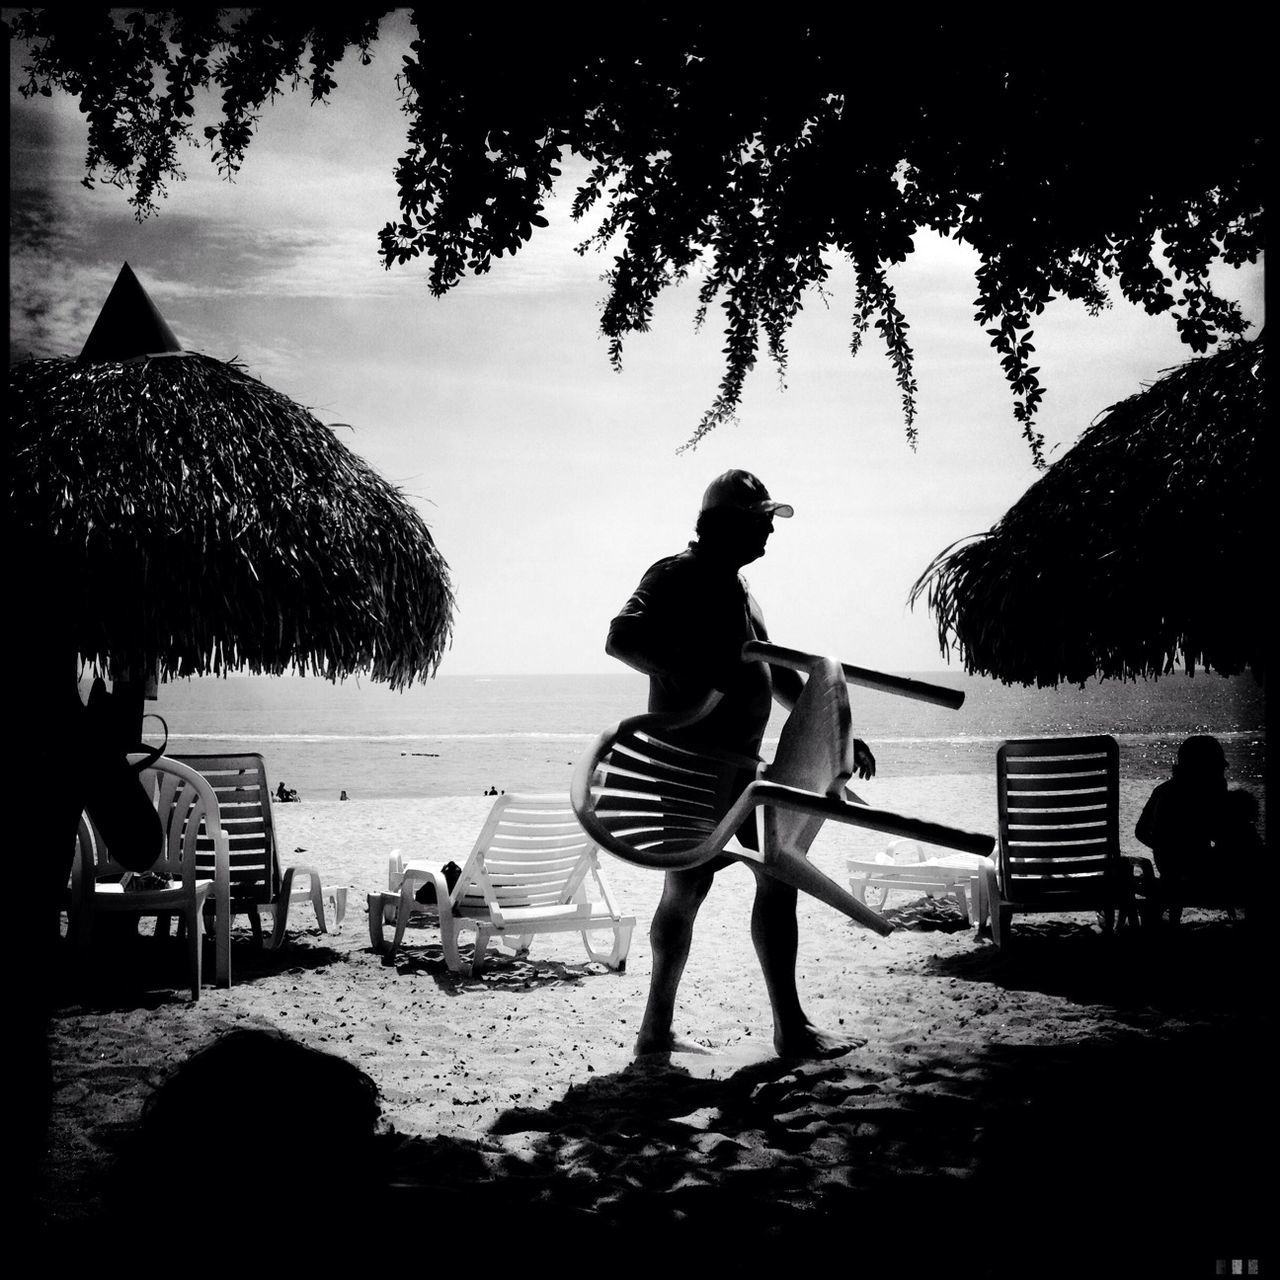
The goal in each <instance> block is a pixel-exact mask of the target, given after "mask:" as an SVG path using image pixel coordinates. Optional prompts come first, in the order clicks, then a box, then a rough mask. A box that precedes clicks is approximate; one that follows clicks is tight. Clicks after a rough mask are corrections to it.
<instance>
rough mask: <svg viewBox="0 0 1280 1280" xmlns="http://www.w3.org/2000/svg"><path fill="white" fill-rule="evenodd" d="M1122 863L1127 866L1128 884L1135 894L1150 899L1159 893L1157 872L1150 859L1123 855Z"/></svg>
mask: <svg viewBox="0 0 1280 1280" xmlns="http://www.w3.org/2000/svg"><path fill="white" fill-rule="evenodd" d="M1121 861H1122V862H1123V863H1125V864H1126V867H1125V869H1126V870H1127V872H1128V876H1127V883H1128V884H1129V886H1130V887H1131V889H1132V890H1133V892H1135V893H1140V894H1142V896H1143V897H1145V898H1149V897H1151V896H1153V895H1154V894H1155V893H1156V891H1157V884H1156V872H1155V868H1154V867H1153V866H1152V865H1151V860H1150V859H1149V858H1139V857H1135V856H1134V855H1133V854H1128V853H1126V854H1122V855H1121Z"/></svg>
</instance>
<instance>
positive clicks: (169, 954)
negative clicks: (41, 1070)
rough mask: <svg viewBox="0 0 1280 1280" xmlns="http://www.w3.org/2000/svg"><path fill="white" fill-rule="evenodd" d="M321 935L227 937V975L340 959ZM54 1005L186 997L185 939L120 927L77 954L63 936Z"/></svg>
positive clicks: (208, 959) (132, 1005)
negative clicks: (277, 941) (269, 941)
mask: <svg viewBox="0 0 1280 1280" xmlns="http://www.w3.org/2000/svg"><path fill="white" fill-rule="evenodd" d="M323 937H324V935H316V937H315V938H314V939H311V940H309V942H310V945H308V946H290V945H286V946H284V947H281V948H279V949H278V950H274V951H273V950H270V949H269V948H267V947H265V946H262V945H261V944H260V943H257V942H255V941H254V940H253V936H252V934H251V933H250V932H249V931H248V930H247V929H244V930H237V931H235V932H233V934H232V937H231V979H232V983H233V985H234V986H237V987H241V986H249V985H252V984H253V983H254V982H258V981H261V980H263V979H264V978H271V977H275V976H278V975H279V974H280V973H283V972H286V971H289V970H298V969H322V968H324V967H325V966H326V965H330V964H334V963H336V962H340V961H341V960H342V959H343V953H342V952H340V951H338V950H335V949H334V948H332V947H330V946H327V945H325V943H324V941H323ZM203 963H204V984H203V985H204V986H206V987H207V986H208V985H209V984H210V983H212V981H213V978H214V974H215V972H216V969H215V963H216V957H215V954H214V944H213V939H212V938H209V937H206V938H205V940H204V961H203ZM53 968H54V980H53V986H54V996H53V1007H54V1008H56V1009H66V1008H69V1007H73V1006H82V1007H84V1008H87V1009H97V1010H103V1009H139V1008H150V1009H155V1008H159V1007H160V1006H162V1005H170V1004H186V1003H190V1001H191V979H190V972H189V969H188V965H187V944H186V942H185V940H183V939H180V938H178V937H177V936H170V937H154V936H152V935H150V934H138V933H128V932H125V931H119V932H118V933H117V934H116V935H115V936H111V935H110V934H108V936H105V937H103V938H100V939H99V938H95V939H94V942H93V944H92V946H91V947H90V948H88V950H87V951H85V952H83V953H81V952H78V951H77V950H76V949H75V948H74V947H72V946H70V945H69V944H67V943H66V941H65V939H64V940H63V941H62V942H61V943H60V944H59V946H58V947H57V948H56V950H55V955H54V959H53Z"/></svg>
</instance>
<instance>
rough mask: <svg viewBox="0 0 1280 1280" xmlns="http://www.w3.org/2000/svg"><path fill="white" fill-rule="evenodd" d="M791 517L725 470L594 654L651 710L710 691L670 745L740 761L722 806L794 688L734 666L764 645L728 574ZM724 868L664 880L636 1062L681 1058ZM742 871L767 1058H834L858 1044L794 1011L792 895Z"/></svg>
mask: <svg viewBox="0 0 1280 1280" xmlns="http://www.w3.org/2000/svg"><path fill="white" fill-rule="evenodd" d="M792 514H793V512H792V508H791V507H789V506H788V505H787V504H786V503H782V502H774V501H773V499H772V498H770V496H769V492H768V490H767V489H766V488H765V487H764V485H763V484H762V483H761V482H760V481H759V480H758V479H757V478H756V477H755V476H753V475H752V474H751V473H750V472H747V471H736V470H735V471H726V472H725V473H724V474H723V475H722V476H719V477H718V478H717V479H715V480H713V481H712V482H711V484H710V485H709V486H708V488H707V490H706V493H705V494H704V495H703V499H702V509H701V511H700V513H699V515H698V520H697V525H696V533H697V539H696V541H694V542H691V543H690V544H689V546H688V548H687V549H686V550H684V551H681V552H679V553H678V554H676V555H674V556H668V557H666V558H665V559H663V560H659V561H658V562H657V563H656V564H654V565H651V566H650V568H649V569H647V570H646V571H645V573H644V576H643V577H642V578H641V579H640V583H639V585H638V586H637V587H636V589H635V591H634V592H633V593H632V595H631V598H630V599H629V600H628V601H627V603H626V604H625V605H624V606H623V609H622V612H621V613H619V614H618V616H617V617H616V618H614V620H613V622H612V623H611V624H610V627H609V638H608V641H607V642H606V645H605V651H606V652H607V653H609V654H610V655H612V656H613V657H615V658H618V659H620V660H621V661H622V662H625V663H626V664H627V665H628V666H630V667H634V668H635V669H636V670H637V671H641V672H643V673H644V674H645V675H647V676H648V677H649V710H650V711H675V710H683V709H685V708H687V707H690V706H694V705H696V704H697V703H699V702H701V701H702V700H703V699H704V698H705V697H706V696H707V694H708V693H710V692H711V691H712V690H713V689H715V690H719V691H720V692H721V694H722V697H721V699H720V701H719V702H718V703H717V704H716V705H715V707H714V708H713V709H712V710H711V711H710V712H709V713H708V714H707V715H706V716H704V717H703V718H702V719H701V720H699V721H697V722H695V723H694V724H691V725H689V726H687V727H686V728H685V729H683V730H681V731H680V732H679V737H680V741H682V742H686V743H688V744H689V745H691V746H695V747H703V748H709V749H712V750H717V751H721V752H729V753H732V754H733V755H735V756H737V757H739V758H740V759H741V760H742V762H743V763H742V767H741V770H740V774H739V779H738V784H737V785H736V787H735V788H734V795H733V796H732V797H730V802H731V801H732V800H733V799H735V798H736V797H737V795H739V794H741V792H742V791H743V790H745V788H746V787H747V785H748V783H750V782H751V781H752V780H753V779H754V778H755V776H756V766H757V764H758V763H759V754H760V745H761V742H762V741H763V738H764V731H765V726H766V725H767V723H768V720H769V713H770V710H771V709H772V704H773V699H774V698H777V699H778V701H779V702H780V703H782V705H783V706H784V707H786V708H788V709H790V708H791V707H792V706H793V705H794V704H795V700H796V698H797V697H799V695H800V692H801V690H802V689H803V688H804V680H803V678H802V677H801V676H800V674H799V673H798V672H796V671H793V670H791V669H789V668H784V667H770V666H769V665H768V664H767V663H764V662H749V663H748V662H743V661H742V658H741V654H742V646H743V644H744V643H745V642H746V641H748V640H767V639H768V635H767V633H766V631H765V626H764V617H763V615H762V614H761V612H760V607H759V605H758V604H757V603H756V601H755V599H754V598H753V597H752V596H751V594H750V592H749V591H748V590H747V586H746V583H745V582H744V581H743V579H742V577H741V576H740V575H739V573H738V570H739V569H741V568H742V567H743V565H746V564H750V563H751V561H753V560H758V559H759V558H760V557H761V556H763V555H764V553H765V546H766V544H767V543H768V541H769V537H770V535H771V534H772V533H773V521H774V517H775V516H780V517H782V518H784V519H785V518H789V517H790V516H791V515H792ZM855 760H856V766H857V771H858V773H859V775H860V776H861V777H864V778H869V777H871V776H872V775H873V774H874V773H875V758H874V757H873V756H872V754H871V752H870V751H869V750H867V746H866V744H865V743H863V742H860V741H859V742H857V743H856V744H855ZM726 811H727V806H726ZM714 816H715V817H716V818H719V817H721V816H723V815H722V814H716V815H714ZM737 837H738V839H739V840H740V841H741V842H742V844H743V845H745V846H747V847H748V848H751V849H756V848H758V847H759V846H758V843H757V834H756V826H755V816H754V815H752V816H751V817H750V818H749V819H748V820H747V822H745V823H744V824H743V826H742V828H741V829H740V830H739V831H738V833H737ZM733 861H734V859H733V858H732V857H729V856H721V857H717V858H713V859H712V860H711V861H710V862H706V863H703V864H702V865H701V866H697V867H691V868H688V869H687V870H681V871H668V872H667V873H666V878H665V881H664V884H663V889H662V897H661V899H660V901H659V902H658V906H657V909H656V910H655V911H654V915H653V923H652V926H651V928H650V931H649V938H650V942H651V944H652V950H653V968H652V971H651V975H650V983H649V1000H648V1004H647V1005H646V1007H645V1012H644V1018H643V1020H642V1022H641V1025H640V1033H639V1037H638V1039H637V1041H636V1052H637V1054H646V1053H664V1052H666V1053H669V1052H672V1051H673V1050H677V1049H678V1048H679V1047H680V1046H679V1045H678V1043H677V1041H676V1039H675V1035H674V1033H673V1029H672V1023H673V1017H674V1012H675V1000H676V990H677V988H678V986H679V983H680V977H681V974H682V973H683V972H684V966H685V962H686V960H687V959H688V957H689V949H690V946H691V944H692V941H693V924H694V919H695V917H696V916H697V914H698V908H699V907H700V906H701V905H702V901H703V899H704V898H705V897H706V896H707V892H708V891H709V890H710V888H711V883H712V880H713V879H714V877H715V874H716V872H717V871H719V870H721V869H723V868H724V867H726V866H730V865H732V863H733ZM748 865H750V866H751V869H752V871H753V872H755V880H756V886H755V903H754V906H753V908H752V914H751V939H752V942H753V943H754V944H755V949H756V955H757V956H758V957H759V960H760V967H761V969H762V971H763V973H764V980H765V986H766V987H767V989H768V992H769V1003H770V1005H771V1007H772V1011H773V1043H774V1048H775V1049H776V1050H777V1052H778V1053H779V1054H780V1055H782V1056H783V1057H795V1058H823V1057H836V1056H838V1055H839V1054H843V1053H847V1052H849V1050H851V1049H854V1048H857V1047H858V1046H859V1044H861V1043H863V1042H862V1041H859V1040H856V1039H852V1038H850V1037H847V1036H844V1035H837V1034H834V1033H831V1032H828V1031H823V1030H821V1029H819V1028H818V1027H816V1026H815V1025H814V1024H813V1023H812V1022H811V1021H810V1020H809V1018H808V1016H807V1014H806V1013H805V1012H804V1010H803V1009H802V1008H801V1006H800V997H799V995H798V993H797V991H796V955H797V949H798V941H799V938H798V929H797V925H796V897H797V894H796V890H795V889H794V888H793V887H792V886H790V885H787V884H784V883H783V882H782V881H781V880H777V879H775V878H774V877H772V876H770V875H768V874H766V873H765V872H764V871H762V870H760V869H758V868H757V867H756V866H755V865H754V864H748Z"/></svg>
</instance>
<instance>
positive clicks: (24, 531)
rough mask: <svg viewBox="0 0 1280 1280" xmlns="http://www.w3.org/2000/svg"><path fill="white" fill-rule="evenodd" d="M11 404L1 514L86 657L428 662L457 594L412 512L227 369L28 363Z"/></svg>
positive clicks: (337, 445) (326, 671)
mask: <svg viewBox="0 0 1280 1280" xmlns="http://www.w3.org/2000/svg"><path fill="white" fill-rule="evenodd" d="M126 270H127V268H126ZM8 417H9V449H8V451H9V483H10V495H9V501H10V506H11V511H10V516H11V519H12V520H13V522H14V524H15V525H16V527H17V529H18V531H19V535H20V536H24V537H27V538H29V542H28V543H27V545H26V546H25V547H24V548H23V550H24V552H25V554H27V555H29V556H38V557H41V558H42V559H44V560H45V561H46V562H47V563H48V565H49V571H50V577H49V587H50V590H52V591H56V592H57V593H59V594H60V595H64V599H63V600H62V602H61V603H62V605H63V606H64V607H65V608H66V611H67V612H69V613H70V615H71V617H72V620H73V621H72V624H71V625H72V626H73V628H74V637H73V639H74V643H75V645H76V649H77V651H78V652H79V653H80V655H81V656H82V657H83V658H84V659H85V660H88V661H91V662H93V663H94V664H96V665H98V666H101V667H106V666H107V665H108V664H109V661H110V660H112V659H114V660H115V661H116V662H122V661H124V662H141V663H150V662H152V661H158V663H159V667H160V675H161V677H162V678H167V677H169V676H174V675H193V674H196V675H199V674H207V673H220V672H225V671H226V670H233V669H237V668H242V667H243V668H247V669H248V670H249V671H251V672H254V673H260V674H271V675H275V674H280V673H282V672H285V671H288V670H290V669H292V668H294V667H295V666H296V667H298V668H299V669H301V670H303V671H304V672H309V673H312V674H317V675H322V676H325V677H327V678H330V679H338V678H341V677H344V676H346V675H350V674H354V673H356V672H360V671H366V672H368V673H369V674H370V675H371V676H372V677H373V679H375V680H382V681H387V682H389V683H390V684H391V685H392V686H394V687H397V688H400V687H404V686H406V685H408V684H410V683H412V682H413V681H414V680H415V679H423V680H425V679H427V678H428V677H430V676H431V675H433V674H434V672H435V669H436V667H437V665H438V663H439V661H440V658H441V656H442V654H443V652H444V649H445V647H446V646H447V644H448V640H449V635H450V629H451V626H452V619H453V594H452V589H451V585H450V581H449V572H448V566H447V565H446V564H445V562H444V560H443V558H442V557H441V555H440V553H439V551H438V550H437V549H436V546H435V543H434V541H433V540H432V537H431V534H430V532H429V531H428V529H427V527H426V524H425V523H424V522H423V520H422V518H421V516H419V515H418V513H417V512H416V511H415V510H414V509H413V507H412V506H411V505H410V504H409V502H408V501H407V500H406V499H405V498H404V497H403V496H402V495H401V494H400V492H399V491H398V490H396V489H395V488H394V487H393V486H392V485H390V484H388V483H387V482H386V481H385V480H383V479H381V478H380V477H379V476H378V475H377V474H376V473H375V472H374V471H373V470H372V469H371V468H370V467H369V466H368V465H366V464H365V463H364V462H363V461H362V460H361V459H360V458H358V457H357V456H356V455H355V454H354V453H353V452H352V451H351V450H350V449H348V448H347V447H346V446H345V445H344V444H343V443H342V442H341V441H340V440H338V438H337V437H336V435H335V434H334V432H333V430H332V429H331V428H329V427H327V426H325V425H324V424H322V423H321V422H319V421H318V420H317V419H316V418H314V417H313V416H312V415H311V414H310V413H309V412H307V411H306V410H305V409H303V408H302V407H301V406H299V405H297V404H295V403H294V402H293V401H292V400H290V399H289V398H288V397H286V396H284V395H281V394H280V393H279V392H276V391H273V390H272V389H271V388H270V387H268V386H266V385H264V384H263V383H262V382H260V381H259V380H258V379H256V378H254V377H251V376H250V375H249V374H248V373H247V372H246V371H245V370H244V369H243V368H242V367H241V366H239V365H238V364H235V363H226V362H223V361H219V360H214V359H211V358H209V357H206V356H202V355H198V354H194V353H177V354H167V355H161V356H157V357H154V358H141V359H132V360H121V359H114V360H113V359H106V360H102V359H96V360H94V359H85V358H83V357H82V359H81V360H78V361H76V360H34V361H28V362H25V363H23V364H20V365H16V366H14V367H12V368H11V369H10V372H9V404H8Z"/></svg>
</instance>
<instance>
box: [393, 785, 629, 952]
mask: <svg viewBox="0 0 1280 1280" xmlns="http://www.w3.org/2000/svg"><path fill="white" fill-rule="evenodd" d="M397 866H398V868H399V872H398V874H399V876H400V884H399V886H398V888H395V889H393V890H389V891H388V892H387V893H385V894H377V893H375V894H370V895H369V939H370V941H371V942H372V943H373V946H374V949H375V950H377V951H382V950H383V949H384V942H383V934H384V929H383V926H384V916H385V914H386V912H387V908H388V907H390V906H394V908H395V935H394V937H393V938H392V942H391V947H390V951H389V952H388V954H394V953H395V951H396V950H397V949H398V948H399V947H400V945H401V943H402V941H403V939H404V931H405V926H406V925H407V924H408V922H409V917H410V916H411V915H412V914H413V913H414V912H415V911H429V912H432V913H433V914H434V915H435V917H436V919H437V920H438V922H439V925H440V937H441V941H442V942H443V945H444V955H445V962H446V963H447V964H448V966H449V968H450V969H452V970H453V971H454V972H457V973H465V974H468V975H471V974H474V973H476V972H477V971H478V970H479V968H480V966H481V964H482V963H483V959H484V954H485V950H486V948H487V947H488V944H489V941H490V939H495V940H497V941H498V942H500V943H501V944H503V945H505V946H507V947H509V948H510V949H511V950H513V951H514V952H515V953H516V954H524V953H526V952H527V951H528V949H529V946H530V943H531V942H532V940H533V937H534V935H536V934H541V933H579V934H581V935H582V941H583V944H584V945H585V947H586V949H587V955H588V956H590V958H591V959H592V960H596V961H599V962H600V963H602V964H605V965H607V966H608V967H609V968H611V969H615V970H617V971H618V972H621V971H622V970H623V969H625V968H626V963H627V952H628V950H629V949H630V946H631V933H632V930H633V929H634V928H635V924H636V921H635V917H634V916H624V915H623V914H622V912H621V911H620V910H619V908H618V905H617V903H616V902H615V901H614V898H613V894H612V892H611V891H610V889H609V885H608V882H607V881H606V880H605V877H604V874H603V873H602V871H601V869H600V859H599V854H598V852H597V850H596V847H595V845H593V844H592V842H591V841H590V840H589V839H588V838H587V836H586V834H585V833H584V832H583V830H582V827H581V826H580V825H579V824H578V821H577V819H576V818H575V817H574V815H573V810H572V809H571V808H570V807H569V804H568V801H567V800H566V799H565V798H564V797H563V796H524V795H504V796H500V797H499V798H498V799H497V800H496V801H495V802H494V805H493V808H492V809H490V810H489V816H488V818H487V819H486V821H485V824H484V827H483V829H482V830H481V832H480V835H479V837H478V838H477V840H476V843H475V847H474V848H473V849H472V850H471V855H470V856H469V857H468V858H467V861H466V862H465V863H464V864H463V867H462V873H461V875H460V876H459V877H458V879H457V882H456V883H455V884H454V885H453V887H452V889H450V887H449V885H448V883H447V882H446V880H445V877H444V872H443V871H442V870H441V869H440V868H439V867H436V866H429V865H428V864H426V863H425V862H414V861H408V862H405V861H403V860H398V855H393V864H392V874H393V876H394V875H395V874H397V872H396V867H397ZM424 884H431V885H434V887H435V893H436V899H435V903H434V904H427V905H424V904H421V903H419V902H417V901H416V899H415V894H416V892H417V890H418V889H419V888H420V887H421V886H422V885H424ZM589 884H594V887H595V890H596V893H597V894H598V898H596V899H592V898H591V897H590V896H589V894H588V885H589ZM464 929H465V930H472V929H473V930H474V931H475V935H476V940H475V947H474V950H473V952H472V958H471V960H470V961H469V962H468V961H467V960H465V959H464V958H463V956H462V953H461V951H460V950H459V946H458V942H459V938H460V936H461V934H462V932H463V930H464ZM601 932H609V933H611V934H612V935H613V942H612V946H611V947H610V948H609V949H608V950H604V949H600V950H597V949H596V948H595V947H594V946H593V945H592V938H591V935H592V934H593V933H601Z"/></svg>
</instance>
